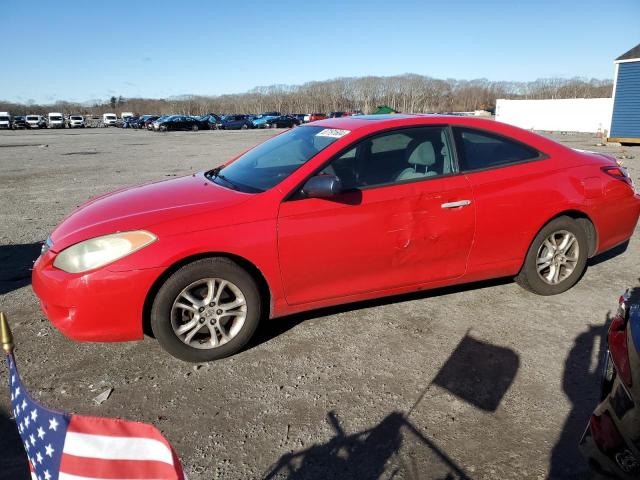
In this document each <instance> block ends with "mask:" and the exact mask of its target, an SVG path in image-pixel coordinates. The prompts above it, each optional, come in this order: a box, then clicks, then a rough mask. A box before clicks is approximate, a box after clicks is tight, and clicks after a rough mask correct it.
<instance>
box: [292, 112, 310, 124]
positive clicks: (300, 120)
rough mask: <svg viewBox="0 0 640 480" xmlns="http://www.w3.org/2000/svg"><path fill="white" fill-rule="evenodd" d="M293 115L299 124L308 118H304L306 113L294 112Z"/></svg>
mask: <svg viewBox="0 0 640 480" xmlns="http://www.w3.org/2000/svg"><path fill="white" fill-rule="evenodd" d="M293 116H294V117H296V119H297V120H298V121H299V122H300V124H301V125H302V124H303V123H305V122H306V121H308V120H305V118H306V117H307V114H306V113H296V114H294V115H293Z"/></svg>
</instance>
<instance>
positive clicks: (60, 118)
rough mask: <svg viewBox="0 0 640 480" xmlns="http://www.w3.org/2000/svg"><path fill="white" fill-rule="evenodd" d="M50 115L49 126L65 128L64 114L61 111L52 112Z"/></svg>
mask: <svg viewBox="0 0 640 480" xmlns="http://www.w3.org/2000/svg"><path fill="white" fill-rule="evenodd" d="M48 117H49V128H64V115H62V114H61V113H59V112H52V113H50V114H49V115H48Z"/></svg>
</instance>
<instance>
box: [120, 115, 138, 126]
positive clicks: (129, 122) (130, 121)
mask: <svg viewBox="0 0 640 480" xmlns="http://www.w3.org/2000/svg"><path fill="white" fill-rule="evenodd" d="M138 120H140V117H137V116H134V117H127V118H125V119H124V120H122V128H135V127H134V124H136V122H137V121H138Z"/></svg>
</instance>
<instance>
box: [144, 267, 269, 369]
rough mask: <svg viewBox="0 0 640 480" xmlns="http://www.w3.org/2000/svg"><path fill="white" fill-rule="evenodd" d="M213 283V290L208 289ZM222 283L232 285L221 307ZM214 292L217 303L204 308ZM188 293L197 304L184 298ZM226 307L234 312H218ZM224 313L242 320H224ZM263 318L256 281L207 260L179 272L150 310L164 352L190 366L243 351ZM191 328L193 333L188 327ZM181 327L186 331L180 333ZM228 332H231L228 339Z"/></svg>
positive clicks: (240, 270) (227, 317)
mask: <svg viewBox="0 0 640 480" xmlns="http://www.w3.org/2000/svg"><path fill="white" fill-rule="evenodd" d="M212 280H213V282H214V283H213V289H212V288H211V286H207V283H206V282H207V281H209V282H210V281H212ZM221 281H225V282H227V284H226V285H225V286H224V287H223V289H222V296H220V297H219V299H218V300H219V301H218V303H217V304H216V297H215V296H216V295H218V288H219V287H220V284H221V283H222V282H221ZM211 291H213V293H212V295H213V298H210V300H211V303H209V304H208V305H207V306H206V307H205V306H203V305H202V304H201V303H200V302H202V301H204V300H206V298H207V292H211ZM184 292H187V294H188V296H189V297H190V298H191V299H192V300H197V302H198V303H197V304H194V303H193V302H191V301H190V300H188V299H187V298H186V297H184V296H183V294H184ZM225 300H226V301H225ZM240 301H243V302H244V303H239V302H240ZM236 303H237V304H238V305H237V306H235V305H234V304H236ZM184 305H186V306H187V307H192V306H194V305H195V306H196V307H198V308H197V312H196V311H193V310H186V309H184V308H181V307H182V306H184ZM223 305H233V306H232V307H229V308H228V309H227V310H223V308H224V307H223V308H219V307H222V306H223ZM201 310H202V311H201ZM224 312H234V313H235V312H238V313H239V314H238V315H236V316H233V315H228V314H227V315H224ZM221 313H223V315H221V316H220V317H218V316H217V315H218V314H221ZM261 315H262V312H261V298H260V291H259V289H258V285H257V284H256V282H255V280H254V279H253V277H252V276H251V275H249V273H247V271H246V270H244V269H243V268H241V267H240V266H239V265H238V264H236V263H235V262H233V261H231V260H229V259H227V258H221V257H213V258H205V259H202V260H197V261H195V262H193V263H189V264H187V265H185V266H184V267H182V268H180V269H179V270H177V271H176V272H175V273H174V274H172V275H171V276H170V277H169V278H168V279H167V281H166V282H165V283H164V284H163V285H162V287H160V290H159V291H158V293H157V295H156V297H155V299H154V301H153V305H152V307H151V329H152V331H153V334H154V336H155V338H156V339H157V340H158V343H160V346H161V347H162V348H163V349H164V350H166V351H167V352H168V353H169V354H171V355H173V356H174V357H176V358H178V359H180V360H184V361H186V362H208V361H212V360H217V359H220V358H224V357H227V356H229V355H233V354H234V353H236V352H238V351H239V350H240V349H242V347H244V346H245V345H246V344H247V342H248V341H249V340H250V339H251V337H252V336H253V334H254V333H255V331H256V328H257V327H258V323H259V322H260V318H261ZM225 322H226V323H225ZM236 322H237V323H236ZM190 324H191V325H193V327H192V328H189V327H188V325H190ZM198 325H200V326H198ZM181 327H182V328H183V329H184V330H183V331H182V332H177V331H176V330H179V329H180V328H181ZM212 329H213V332H215V335H216V340H215V342H214V341H213V340H212V338H213V333H212ZM225 329H228V330H226V337H227V338H226V339H225V336H224V335H223V332H225ZM187 342H189V343H187ZM212 343H215V345H212Z"/></svg>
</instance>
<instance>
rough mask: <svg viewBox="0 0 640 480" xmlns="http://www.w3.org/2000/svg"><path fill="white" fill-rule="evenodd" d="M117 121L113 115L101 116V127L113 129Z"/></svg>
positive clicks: (105, 114)
mask: <svg viewBox="0 0 640 480" xmlns="http://www.w3.org/2000/svg"><path fill="white" fill-rule="evenodd" d="M117 121H118V117H116V114H115V113H103V114H102V125H104V126H105V127H115V126H116V122H117Z"/></svg>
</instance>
